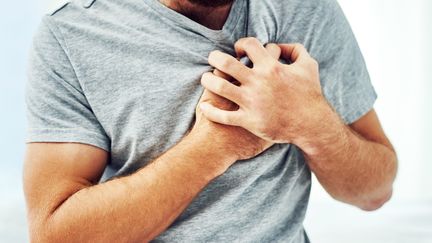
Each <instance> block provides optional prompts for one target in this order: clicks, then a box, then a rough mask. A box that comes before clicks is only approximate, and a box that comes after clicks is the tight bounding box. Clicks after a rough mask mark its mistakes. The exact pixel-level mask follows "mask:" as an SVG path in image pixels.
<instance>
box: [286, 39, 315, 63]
mask: <svg viewBox="0 0 432 243" xmlns="http://www.w3.org/2000/svg"><path fill="white" fill-rule="evenodd" d="M279 47H280V48H281V51H282V57H283V58H284V59H285V60H287V61H291V62H292V63H293V64H295V63H305V62H307V61H308V60H309V59H311V56H310V55H309V53H308V51H307V50H306V48H305V47H304V46H303V45H302V44H298V43H296V44H279Z"/></svg>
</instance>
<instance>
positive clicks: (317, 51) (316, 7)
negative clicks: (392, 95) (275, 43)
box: [292, 0, 377, 124]
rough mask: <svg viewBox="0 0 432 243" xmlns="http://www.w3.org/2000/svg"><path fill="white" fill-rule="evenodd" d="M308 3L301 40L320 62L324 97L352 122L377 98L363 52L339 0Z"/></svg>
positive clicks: (348, 122) (347, 122)
mask: <svg viewBox="0 0 432 243" xmlns="http://www.w3.org/2000/svg"><path fill="white" fill-rule="evenodd" d="M305 2H309V4H310V5H308V6H307V7H305V8H306V9H307V10H304V11H305V12H306V13H305V14H304V16H307V19H304V20H303V21H301V22H303V23H300V24H305V23H308V24H305V25H306V26H307V27H305V28H304V29H302V30H301V31H304V32H305V35H304V36H305V37H304V39H300V40H299V41H300V42H303V44H304V45H305V46H306V48H307V49H308V50H309V52H310V54H311V56H312V57H314V58H315V59H316V60H317V61H318V63H319V66H320V80H321V86H322V89H323V93H324V96H325V97H326V99H327V100H328V102H329V103H330V104H331V105H332V107H333V108H334V109H335V110H336V112H337V113H338V114H339V115H340V116H341V118H342V119H343V120H344V122H345V123H346V124H351V123H353V122H355V121H357V120H358V119H359V118H361V117H362V116H363V115H365V114H366V113H367V112H368V111H370V110H371V109H373V105H374V103H375V100H376V98H377V95H376V92H375V90H374V88H373V86H372V84H371V80H370V77H369V73H368V70H367V67H366V64H365V61H364V58H363V55H362V53H361V51H360V48H359V46H358V43H357V41H356V38H355V36H354V34H353V32H352V29H351V27H350V25H349V23H348V21H347V19H346V17H345V15H344V13H343V11H342V9H341V8H340V6H339V4H338V3H337V1H336V0H318V1H316V0H310V1H305ZM305 5H307V4H305ZM292 24H295V23H292ZM300 29H301V28H300Z"/></svg>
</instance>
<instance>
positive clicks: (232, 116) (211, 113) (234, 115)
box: [199, 102, 241, 126]
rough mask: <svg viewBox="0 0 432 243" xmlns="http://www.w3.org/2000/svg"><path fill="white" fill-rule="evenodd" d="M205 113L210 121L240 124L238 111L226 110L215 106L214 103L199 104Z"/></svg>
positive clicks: (230, 124) (233, 124)
mask: <svg viewBox="0 0 432 243" xmlns="http://www.w3.org/2000/svg"><path fill="white" fill-rule="evenodd" d="M199 108H200V109H201V112H202V113H203V115H204V116H205V117H206V118H207V119H209V120H210V121H213V122H217V123H220V124H225V125H229V126H240V124H241V122H240V121H241V120H240V115H239V114H240V113H239V110H237V111H226V110H222V109H219V108H216V107H214V106H213V105H211V104H209V103H207V102H203V103H201V104H200V105H199Z"/></svg>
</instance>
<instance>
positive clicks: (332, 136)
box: [293, 103, 351, 156]
mask: <svg viewBox="0 0 432 243" xmlns="http://www.w3.org/2000/svg"><path fill="white" fill-rule="evenodd" d="M323 105H324V106H322V108H321V109H319V110H320V112H315V113H314V114H315V115H314V118H313V119H309V121H310V122H309V123H305V125H306V126H305V127H303V129H302V130H303V131H305V132H303V133H301V135H300V136H298V137H297V138H296V139H295V140H294V141H293V143H294V144H296V145H297V146H298V147H299V148H301V149H302V150H303V152H304V153H305V154H306V155H307V156H316V155H319V154H322V153H326V154H327V153H328V152H329V151H327V150H337V151H339V150H340V149H342V148H343V147H344V146H345V145H346V144H348V143H349V140H350V135H351V134H350V130H349V128H348V127H347V126H346V125H345V124H344V122H343V121H342V119H341V118H340V117H339V115H338V114H337V113H336V112H335V111H334V110H333V109H332V108H331V107H330V105H329V104H328V103H325V104H323Z"/></svg>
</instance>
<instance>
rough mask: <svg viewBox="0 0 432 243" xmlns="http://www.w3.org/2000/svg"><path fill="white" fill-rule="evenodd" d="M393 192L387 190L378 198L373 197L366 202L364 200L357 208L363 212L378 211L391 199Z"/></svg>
mask: <svg viewBox="0 0 432 243" xmlns="http://www.w3.org/2000/svg"><path fill="white" fill-rule="evenodd" d="M392 194H393V190H391V189H390V190H389V191H388V192H387V193H385V194H382V195H380V196H379V197H374V198H371V199H368V200H365V201H364V202H363V203H361V204H360V205H358V206H359V208H360V209H362V210H363V211H368V212H371V211H376V210H378V209H380V208H381V207H382V206H384V204H386V203H387V202H388V201H389V200H390V198H391V197H392Z"/></svg>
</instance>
